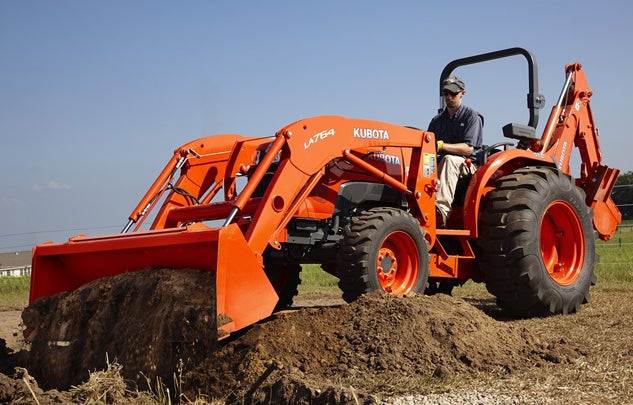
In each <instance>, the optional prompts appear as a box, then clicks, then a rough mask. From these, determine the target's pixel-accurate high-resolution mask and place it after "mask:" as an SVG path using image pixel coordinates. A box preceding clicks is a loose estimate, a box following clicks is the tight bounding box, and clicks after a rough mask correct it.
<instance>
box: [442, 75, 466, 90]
mask: <svg viewBox="0 0 633 405" xmlns="http://www.w3.org/2000/svg"><path fill="white" fill-rule="evenodd" d="M444 90H448V91H451V92H453V93H459V92H460V91H463V90H466V86H465V85H464V81H463V80H462V78H461V77H457V76H451V77H449V78H448V79H446V80H444V81H443V82H442V91H444Z"/></svg>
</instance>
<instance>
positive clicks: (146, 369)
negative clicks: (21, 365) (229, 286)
mask: <svg viewBox="0 0 633 405" xmlns="http://www.w3.org/2000/svg"><path fill="white" fill-rule="evenodd" d="M213 285H214V278H213V275H212V274H211V273H209V272H202V271H193V270H191V271H180V272H176V271H173V270H171V271H170V270H146V271H143V272H138V273H126V274H121V275H118V276H116V277H110V278H104V279H100V280H96V281H94V282H91V283H88V284H86V285H84V286H82V287H80V288H79V289H77V290H75V291H73V292H72V293H63V294H58V295H55V296H51V297H45V298H42V299H40V300H37V301H36V302H34V303H33V304H32V305H30V306H29V307H27V308H26V309H25V310H24V312H23V313H22V319H23V321H24V325H25V327H26V330H27V340H28V341H30V342H31V350H30V355H29V360H28V368H29V371H30V372H31V373H32V375H33V376H35V377H36V379H37V381H38V382H39V383H40V385H41V386H42V387H46V388H58V389H67V388H69V387H70V386H71V385H78V384H80V383H81V382H82V381H86V380H87V379H88V375H89V372H90V371H94V370H104V369H105V368H106V366H107V364H106V361H107V360H110V361H117V362H118V363H120V364H122V365H124V369H123V371H122V375H123V376H124V377H125V378H129V379H132V380H135V381H137V382H140V383H143V382H144V381H145V376H146V377H150V378H151V379H152V380H154V379H155V378H156V377H159V378H161V379H163V380H164V381H170V380H171V379H172V377H173V375H174V372H175V371H176V370H177V368H178V367H179V364H181V365H182V367H185V368H191V367H194V366H195V365H196V364H197V362H198V359H199V358H204V356H205V355H206V353H207V352H208V351H209V350H210V349H211V348H212V347H213V346H214V345H215V340H216V339H215V334H216V329H215V321H214V319H215V316H216V315H215V313H216V310H215V297H214V296H213V295H212V294H213V293H212V292H213ZM141 373H142V375H141Z"/></svg>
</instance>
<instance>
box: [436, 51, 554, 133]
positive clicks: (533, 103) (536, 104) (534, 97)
mask: <svg viewBox="0 0 633 405" xmlns="http://www.w3.org/2000/svg"><path fill="white" fill-rule="evenodd" d="M514 55H523V56H524V57H525V59H526V60H527V63H528V85H529V93H528V94H527V107H528V110H529V111H530V119H529V121H528V124H527V125H528V126H530V127H532V128H534V129H536V126H537V125H538V110H539V109H541V108H543V107H544V106H545V96H543V95H542V94H538V72H537V70H538V69H537V66H536V59H535V58H534V55H532V53H531V52H530V51H528V50H526V49H523V48H508V49H502V50H499V51H494V52H488V53H482V54H479V55H473V56H468V57H466V58H461V59H455V60H454V61H452V62H449V63H448V64H447V65H446V66H445V67H444V70H442V74H441V75H440V108H439V110H438V112H442V111H443V110H444V107H445V106H446V105H445V104H444V98H443V97H442V83H443V82H444V80H446V79H447V78H448V77H449V76H450V75H451V73H452V72H453V70H455V69H456V68H458V67H460V66H465V65H472V64H473V63H479V62H487V61H490V60H494V59H501V58H506V57H509V56H514Z"/></svg>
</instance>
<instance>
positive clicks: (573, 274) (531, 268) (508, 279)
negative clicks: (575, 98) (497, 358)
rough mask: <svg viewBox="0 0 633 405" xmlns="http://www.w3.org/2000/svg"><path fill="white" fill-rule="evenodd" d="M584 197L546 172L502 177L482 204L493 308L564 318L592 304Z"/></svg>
mask: <svg viewBox="0 0 633 405" xmlns="http://www.w3.org/2000/svg"><path fill="white" fill-rule="evenodd" d="M592 219H593V211H592V210H591V209H590V208H589V207H588V206H587V205H586V203H585V193H584V192H583V191H582V190H581V189H580V188H578V187H576V186H575V185H574V183H573V180H572V179H571V178H570V177H569V176H567V175H566V174H564V173H562V172H560V171H558V170H556V169H554V168H550V167H533V168H523V169H520V170H517V171H516V172H514V173H512V174H510V175H507V176H505V177H502V178H501V179H499V180H498V181H497V183H496V188H495V190H494V191H492V192H490V193H489V194H488V195H487V196H486V197H485V201H484V209H483V212H482V215H481V217H480V229H479V233H480V234H479V238H478V246H479V248H480V253H481V260H480V269H481V270H482V271H483V272H484V273H485V275H486V287H487V289H488V291H489V292H490V293H492V294H493V295H495V296H496V297H497V304H498V305H499V307H501V308H502V309H503V310H505V311H506V312H508V313H510V314H512V315H514V316H540V315H548V314H568V313H573V312H577V311H578V310H580V306H581V304H584V303H586V302H588V301H589V287H590V286H591V285H592V284H593V283H595V275H594V265H595V263H596V254H595V238H594V232H593V224H592Z"/></svg>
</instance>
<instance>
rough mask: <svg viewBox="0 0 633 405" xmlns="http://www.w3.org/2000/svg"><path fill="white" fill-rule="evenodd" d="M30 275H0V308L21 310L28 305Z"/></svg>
mask: <svg viewBox="0 0 633 405" xmlns="http://www.w3.org/2000/svg"><path fill="white" fill-rule="evenodd" d="M30 283H31V277H29V276H21V277H0V310H3V311H9V310H22V309H24V308H25V307H26V306H27V305H28V301H29V288H30Z"/></svg>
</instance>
